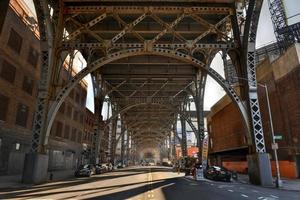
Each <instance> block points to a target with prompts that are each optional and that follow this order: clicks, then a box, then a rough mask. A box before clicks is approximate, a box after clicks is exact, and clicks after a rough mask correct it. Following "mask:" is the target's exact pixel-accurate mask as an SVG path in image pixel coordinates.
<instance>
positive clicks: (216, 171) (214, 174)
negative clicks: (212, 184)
mask: <svg viewBox="0 0 300 200" xmlns="http://www.w3.org/2000/svg"><path fill="white" fill-rule="evenodd" d="M204 176H205V178H207V179H212V180H225V181H228V182H229V181H230V180H231V172H230V171H229V170H227V169H226V168H224V167H219V166H211V167H209V168H208V169H207V170H206V171H205V174H204Z"/></svg>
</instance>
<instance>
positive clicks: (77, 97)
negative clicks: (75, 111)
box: [75, 92, 80, 104]
mask: <svg viewBox="0 0 300 200" xmlns="http://www.w3.org/2000/svg"><path fill="white" fill-rule="evenodd" d="M75 101H76V103H78V104H79V103H80V102H79V101H80V96H79V94H78V93H77V92H76V95H75Z"/></svg>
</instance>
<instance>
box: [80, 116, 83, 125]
mask: <svg viewBox="0 0 300 200" xmlns="http://www.w3.org/2000/svg"><path fill="white" fill-rule="evenodd" d="M80 123H81V124H83V115H82V114H81V115H80Z"/></svg>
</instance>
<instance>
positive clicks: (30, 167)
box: [22, 152, 49, 184]
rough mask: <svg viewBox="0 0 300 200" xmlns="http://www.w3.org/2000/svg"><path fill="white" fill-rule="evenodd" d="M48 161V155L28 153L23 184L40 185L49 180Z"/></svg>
mask: <svg viewBox="0 0 300 200" xmlns="http://www.w3.org/2000/svg"><path fill="white" fill-rule="evenodd" d="M48 161H49V157H48V155H46V154H40V153H36V152H34V153H28V154H26V155H25V162H24V169H23V176H22V182H23V183H27V184H38V183H43V182H46V181H47V180H48V176H47V174H48Z"/></svg>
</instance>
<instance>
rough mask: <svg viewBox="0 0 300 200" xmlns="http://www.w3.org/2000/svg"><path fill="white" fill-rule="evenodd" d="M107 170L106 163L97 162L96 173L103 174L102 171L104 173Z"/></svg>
mask: <svg viewBox="0 0 300 200" xmlns="http://www.w3.org/2000/svg"><path fill="white" fill-rule="evenodd" d="M106 171H107V168H106V166H104V165H101V164H97V165H96V166H95V173H96V174H102V173H104V172H106Z"/></svg>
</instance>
